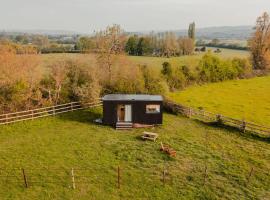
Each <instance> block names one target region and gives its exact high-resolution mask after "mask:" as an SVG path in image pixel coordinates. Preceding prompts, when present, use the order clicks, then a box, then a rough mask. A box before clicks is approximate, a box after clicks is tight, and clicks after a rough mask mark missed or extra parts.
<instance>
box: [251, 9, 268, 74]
mask: <svg viewBox="0 0 270 200" xmlns="http://www.w3.org/2000/svg"><path fill="white" fill-rule="evenodd" d="M249 46H250V51H251V58H252V63H253V68H254V69H260V70H265V69H270V17H269V15H268V14H267V13H266V12H265V13H263V15H262V16H260V17H258V19H257V22H256V26H255V33H254V34H253V37H252V38H251V39H250V41H249Z"/></svg>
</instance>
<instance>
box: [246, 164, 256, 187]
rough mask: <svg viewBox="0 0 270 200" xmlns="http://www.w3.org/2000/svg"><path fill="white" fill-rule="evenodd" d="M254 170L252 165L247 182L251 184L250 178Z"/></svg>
mask: <svg viewBox="0 0 270 200" xmlns="http://www.w3.org/2000/svg"><path fill="white" fill-rule="evenodd" d="M253 171H254V169H253V167H252V168H251V170H250V172H249V175H248V178H247V184H249V181H250V178H251V176H252V174H253Z"/></svg>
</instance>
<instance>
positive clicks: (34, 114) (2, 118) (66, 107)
mask: <svg viewBox="0 0 270 200" xmlns="http://www.w3.org/2000/svg"><path fill="white" fill-rule="evenodd" d="M101 105H102V102H101V99H98V100H95V101H93V102H89V103H81V102H71V103H66V104H60V105H56V106H50V107H44V108H37V109H33V110H26V111H20V112H14V113H7V114H1V115H0V125H3V124H11V123H14V122H20V121H26V120H32V119H37V118H41V117H47V116H52V115H57V114H60V113H65V112H70V111H74V110H81V109H85V108H91V107H97V106H101Z"/></svg>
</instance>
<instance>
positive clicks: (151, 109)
mask: <svg viewBox="0 0 270 200" xmlns="http://www.w3.org/2000/svg"><path fill="white" fill-rule="evenodd" d="M146 113H160V105H146Z"/></svg>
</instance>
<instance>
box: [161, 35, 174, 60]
mask: <svg viewBox="0 0 270 200" xmlns="http://www.w3.org/2000/svg"><path fill="white" fill-rule="evenodd" d="M161 50H162V54H163V56H166V57H171V56H175V55H176V54H177V38H176V35H175V34H174V33H173V32H166V33H165V34H164V36H163V38H162V39H161Z"/></svg>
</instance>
